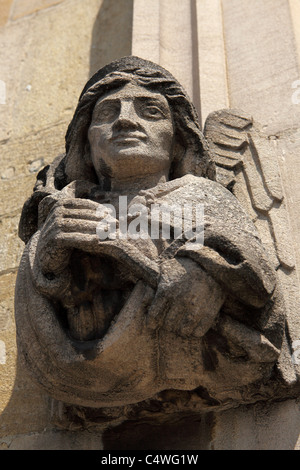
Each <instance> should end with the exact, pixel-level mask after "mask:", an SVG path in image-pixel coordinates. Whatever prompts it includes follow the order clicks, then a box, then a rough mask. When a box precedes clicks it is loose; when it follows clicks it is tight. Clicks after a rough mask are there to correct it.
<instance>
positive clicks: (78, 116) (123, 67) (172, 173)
mask: <svg viewBox="0 0 300 470" xmlns="http://www.w3.org/2000/svg"><path fill="white" fill-rule="evenodd" d="M129 84H131V85H132V86H135V92H138V89H139V87H142V89H144V94H146V95H147V94H148V95H149V96H150V95H153V96H156V98H158V97H159V96H161V100H162V101H164V102H165V103H166V104H167V106H168V108H169V111H168V112H170V114H171V116H168V117H169V119H172V123H173V133H174V139H173V143H172V149H171V152H170V153H171V154H170V157H169V160H170V165H169V170H168V179H174V178H177V177H181V176H183V175H185V174H188V173H191V174H194V175H196V176H204V177H208V178H209V179H215V169H214V164H213V162H212V161H211V159H210V157H209V153H208V148H207V144H206V142H205V140H204V138H203V135H202V133H201V130H200V128H199V124H198V117H197V113H196V110H195V108H194V106H193V104H192V102H191V101H190V99H189V98H188V96H187V95H186V92H185V91H184V89H183V87H182V86H181V85H180V84H179V83H178V82H177V81H176V79H175V78H174V77H173V76H172V75H171V74H170V73H169V72H168V71H166V70H165V69H163V68H162V67H160V66H158V65H156V64H153V63H151V62H149V61H146V60H143V59H140V58H137V57H134V56H130V57H124V58H123V59H120V60H117V61H115V62H112V63H111V64H109V65H107V66H105V67H103V68H102V69H100V70H99V71H98V72H97V73H96V74H95V75H94V76H93V77H92V78H91V79H90V80H89V81H88V83H87V84H86V86H85V88H84V89H83V91H82V93H81V96H80V99H79V103H78V106H77V109H76V111H75V113H74V117H73V119H72V121H71V123H70V125H69V128H68V131H67V134H66V158H65V161H64V171H63V177H62V176H58V177H57V178H56V179H57V186H58V187H59V189H60V188H61V187H63V186H64V185H65V184H68V183H70V182H71V181H73V180H78V179H87V180H89V181H91V182H93V183H96V184H97V183H98V184H99V183H100V185H102V187H103V189H108V190H109V189H110V183H109V179H110V176H111V175H110V170H109V168H107V167H106V165H105V164H104V162H103V163H102V166H101V169H100V168H98V170H96V171H95V165H94V163H93V158H92V154H91V139H92V137H91V135H92V134H93V133H92V132H89V129H90V127H91V124H92V122H93V120H94V119H96V112H97V107H98V108H99V103H100V102H101V101H102V100H103V99H104V97H106V96H110V95H111V94H114V93H117V92H120V90H123V89H124V87H126V86H128V85H129ZM140 90H141V89H140ZM132 92H133V90H132ZM133 93H134V92H133ZM100 111H101V109H100ZM100 114H101V112H100ZM98 119H99V113H98ZM153 122H154V120H152V124H153ZM89 136H90V138H89ZM147 147H148V150H147V151H148V155H149V159H148V163H147V168H146V169H145V171H148V172H149V173H151V171H152V170H151V167H150V166H149V161H151V156H150V154H151V152H152V157H153V150H152V149H151V148H150V147H149V145H147ZM161 151H162V150H160V152H161ZM145 161H146V159H145ZM137 165H139V163H138V162H137ZM133 176H134V175H133Z"/></svg>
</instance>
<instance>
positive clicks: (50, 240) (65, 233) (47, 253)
mask: <svg viewBox="0 0 300 470" xmlns="http://www.w3.org/2000/svg"><path fill="white" fill-rule="evenodd" d="M103 214H104V213H103ZM103 217H104V216H103V215H102V216H101V211H99V204H98V203H96V202H94V201H91V200H89V199H75V198H73V199H61V200H58V201H56V202H55V203H54V204H53V207H52V208H51V209H50V212H49V214H48V216H47V218H46V220H45V223H44V225H43V226H42V228H41V231H40V237H39V242H38V246H37V254H38V258H39V260H40V266H41V268H42V270H43V271H50V272H54V273H55V272H60V271H62V270H63V269H65V267H66V266H67V265H68V262H69V257H70V254H71V252H72V250H73V249H79V250H82V251H86V252H89V253H97V251H98V249H99V244H100V240H99V238H98V236H97V232H96V231H97V225H98V224H99V222H101V220H102V219H103ZM117 224H118V222H117V221H116V226H117Z"/></svg>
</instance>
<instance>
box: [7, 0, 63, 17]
mask: <svg viewBox="0 0 300 470" xmlns="http://www.w3.org/2000/svg"><path fill="white" fill-rule="evenodd" d="M63 1H64V0H29V1H27V2H24V0H16V1H15V2H14V5H13V9H12V13H11V19H12V20H16V19H18V18H21V17H22V16H26V15H31V14H32V13H35V12H36V11H39V10H42V9H43V8H49V7H51V6H53V5H58V3H62V2H63Z"/></svg>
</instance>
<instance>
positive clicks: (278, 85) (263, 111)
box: [223, 0, 300, 134]
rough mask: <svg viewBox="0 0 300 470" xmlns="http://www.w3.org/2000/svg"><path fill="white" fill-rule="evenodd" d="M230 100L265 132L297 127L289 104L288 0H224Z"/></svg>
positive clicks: (294, 69)
mask: <svg viewBox="0 0 300 470" xmlns="http://www.w3.org/2000/svg"><path fill="white" fill-rule="evenodd" d="M223 15H224V38H225V47H226V58H227V72H228V84H229V102H230V106H231V107H232V108H234V107H237V108H240V109H242V110H244V111H246V112H249V113H251V114H252V115H253V117H254V119H255V120H257V121H258V122H261V123H262V124H264V125H265V126H266V131H267V132H268V133H269V134H272V133H274V134H276V133H278V132H279V131H282V130H284V129H287V128H289V127H291V126H294V125H296V124H297V123H298V122H299V117H300V107H299V106H298V109H295V106H294V105H293V103H292V93H293V89H292V83H293V82H294V81H295V80H297V79H298V78H299V72H298V57H297V51H296V48H295V39H294V29H293V25H292V20H291V14H290V7H289V2H288V1H282V0H264V1H263V2H262V1H260V0H253V1H251V2H248V1H247V0H224V1H223Z"/></svg>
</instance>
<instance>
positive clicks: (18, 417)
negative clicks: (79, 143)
mask: <svg viewBox="0 0 300 470" xmlns="http://www.w3.org/2000/svg"><path fill="white" fill-rule="evenodd" d="M122 6H123V8H122V9H120V4H119V2H115V1H113V2H111V1H110V0H60V1H58V0H15V1H12V0H10V1H6V0H4V1H2V2H1V6H0V51H1V52H0V54H1V70H0V80H1V81H2V82H1V83H2V87H1V96H0V98H1V104H0V121H1V126H0V154H1V157H0V436H1V437H3V436H5V438H4V440H3V444H2V446H3V448H6V447H7V446H9V445H10V442H11V440H12V439H13V438H9V436H16V435H19V434H26V433H34V432H38V433H40V432H42V431H43V430H44V429H45V428H47V426H48V423H49V413H50V411H49V410H50V408H51V407H49V402H48V398H47V397H46V396H45V395H43V394H42V393H41V392H40V390H39V389H38V388H37V387H36V386H35V385H34V384H33V383H32V382H31V380H30V379H29V378H28V377H27V374H26V371H24V370H21V369H20V367H19V365H18V356H17V350H16V340H15V336H16V334H15V325H14V284H15V279H16V273H17V268H18V264H19V261H20V257H21V253H22V251H23V248H24V245H23V243H22V242H21V241H20V240H19V239H18V236H17V228H18V220H19V217H20V213H21V209H22V206H23V204H24V202H25V200H26V198H27V197H29V195H30V194H31V192H32V189H33V185H34V183H35V178H36V174H37V172H38V171H39V170H40V168H42V167H43V166H44V165H46V164H47V163H50V162H51V161H52V160H53V158H54V157H55V156H56V155H58V154H60V153H62V152H63V151H64V136H65V132H66V129H67V125H68V123H69V121H70V119H71V117H72V113H73V111H74V109H75V107H76V104H77V100H78V97H79V93H80V91H81V89H82V87H83V85H84V84H85V82H86V81H87V79H88V78H89V76H90V75H91V74H92V73H93V72H95V70H96V69H98V68H99V67H101V66H103V65H105V63H107V62H109V61H111V60H113V59H116V58H118V57H120V56H124V55H128V54H130V52H131V27H132V26H131V25H132V0H122ZM116 31H117V32H118V34H116ZM4 84H5V85H4ZM4 86H5V90H4ZM0 446H1V444H0ZM0 448H1V447H0Z"/></svg>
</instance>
